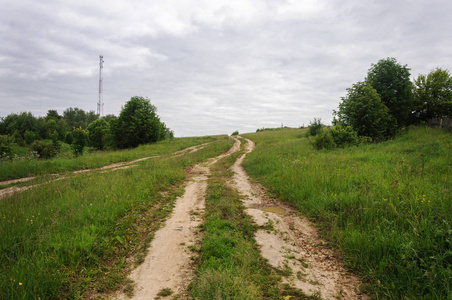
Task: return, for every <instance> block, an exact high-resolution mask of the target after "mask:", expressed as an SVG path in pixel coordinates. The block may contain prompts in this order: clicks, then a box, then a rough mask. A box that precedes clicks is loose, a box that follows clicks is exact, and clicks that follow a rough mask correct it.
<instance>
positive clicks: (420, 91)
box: [414, 68, 452, 121]
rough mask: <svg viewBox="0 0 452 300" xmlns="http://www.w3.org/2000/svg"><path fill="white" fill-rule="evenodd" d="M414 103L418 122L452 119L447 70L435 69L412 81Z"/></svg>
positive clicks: (451, 84)
mask: <svg viewBox="0 0 452 300" xmlns="http://www.w3.org/2000/svg"><path fill="white" fill-rule="evenodd" d="M414 102H415V105H416V118H417V120H418V121H428V120H429V119H432V118H441V117H445V116H448V117H452V77H451V75H450V73H449V71H447V70H442V69H440V68H437V69H435V70H433V71H431V72H430V73H429V74H428V75H427V76H425V75H419V76H418V77H417V78H416V79H415V81H414Z"/></svg>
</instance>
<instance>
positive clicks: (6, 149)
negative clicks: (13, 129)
mask: <svg viewBox="0 0 452 300" xmlns="http://www.w3.org/2000/svg"><path fill="white" fill-rule="evenodd" d="M12 143H13V141H12V138H11V137H10V136H8V135H0V158H5V157H10V156H11V154H12Z"/></svg>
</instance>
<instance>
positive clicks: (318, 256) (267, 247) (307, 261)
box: [232, 140, 367, 299]
mask: <svg viewBox="0 0 452 300" xmlns="http://www.w3.org/2000/svg"><path fill="white" fill-rule="evenodd" d="M253 149H254V143H253V142H252V141H250V140H247V151H246V153H245V154H244V155H242V156H241V157H239V159H238V160H237V161H236V162H235V164H234V166H233V167H232V169H233V171H234V173H235V175H234V176H233V182H232V185H233V186H235V187H236V188H237V190H238V191H239V192H240V193H241V194H242V195H243V196H244V204H245V206H246V207H248V209H247V210H246V212H247V213H248V214H249V215H251V216H252V217H253V219H254V220H255V222H256V223H257V224H258V225H264V226H265V228H266V229H260V230H258V231H257V233H256V235H255V238H256V241H257V243H258V244H259V245H260V247H261V253H262V256H263V257H264V258H266V259H267V260H268V261H269V263H270V264H271V265H272V266H273V267H275V268H278V269H280V270H284V271H285V273H287V274H290V275H289V276H285V277H284V281H285V282H286V283H289V284H290V285H291V286H293V287H296V288H299V289H301V290H303V291H304V293H305V294H307V295H313V294H317V295H319V296H321V297H322V299H367V297H366V296H365V295H363V294H362V293H360V292H359V286H360V284H361V283H360V281H359V280H358V279H357V278H356V277H354V276H352V275H350V274H349V273H347V271H346V270H345V268H344V267H343V265H342V264H341V261H340V259H339V257H338V256H337V254H336V253H335V252H334V251H333V250H332V249H330V248H328V247H327V246H326V244H325V242H324V241H323V240H321V239H320V238H319V237H318V235H317V230H316V228H315V227H314V226H313V225H312V224H311V223H310V222H309V221H308V220H307V219H306V218H303V217H301V216H299V215H298V214H297V213H296V212H295V210H293V209H292V208H290V207H289V206H286V205H284V204H282V203H280V202H277V203H276V202H274V201H271V200H270V199H269V198H268V197H267V196H266V193H265V191H264V190H263V188H262V187H261V186H260V185H258V184H253V183H251V182H250V180H249V178H248V176H247V174H246V172H245V170H244V169H243V167H242V165H241V164H242V161H243V159H244V158H245V156H246V154H247V153H249V152H251V151H252V150H253Z"/></svg>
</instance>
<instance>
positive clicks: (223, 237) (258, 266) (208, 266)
mask: <svg viewBox="0 0 452 300" xmlns="http://www.w3.org/2000/svg"><path fill="white" fill-rule="evenodd" d="M242 148H243V146H242ZM241 154H243V152H240V153H235V154H233V155H231V156H229V157H226V158H224V159H222V160H220V161H219V162H217V163H216V164H215V165H214V166H212V167H211V171H212V176H211V178H210V179H209V181H208V183H209V186H208V188H207V198H206V217H205V218H206V220H205V224H204V225H203V232H204V237H203V241H202V243H201V246H200V249H199V256H198V273H197V278H196V280H195V282H194V284H193V285H192V290H191V293H192V296H193V298H194V299H283V298H284V296H291V298H290V299H311V298H309V297H305V296H304V295H303V294H302V293H301V292H300V291H299V290H296V289H292V288H290V287H289V286H287V285H282V284H281V276H280V275H279V274H278V271H277V270H275V269H273V268H272V267H271V266H269V265H268V263H267V262H266V260H264V259H263V258H262V257H261V256H260V252H259V249H258V248H257V245H256V242H255V240H254V232H255V231H256V229H257V227H256V225H255V224H254V223H253V221H252V220H251V218H250V217H249V216H248V215H247V214H245V212H244V206H243V205H242V202H241V200H240V196H239V195H238V194H237V191H236V190H235V189H233V188H231V187H230V186H229V185H228V184H227V181H228V180H230V178H231V176H232V174H233V173H232V172H231V171H230V170H229V169H228V168H229V167H230V166H231V165H232V164H233V163H234V161H235V160H236V159H237V157H238V156H239V155H241ZM287 299H288V298H287Z"/></svg>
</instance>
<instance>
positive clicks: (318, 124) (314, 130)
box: [307, 118, 323, 136]
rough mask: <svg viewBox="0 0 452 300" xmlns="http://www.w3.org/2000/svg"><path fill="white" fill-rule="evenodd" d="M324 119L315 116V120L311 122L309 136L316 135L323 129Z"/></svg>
mask: <svg viewBox="0 0 452 300" xmlns="http://www.w3.org/2000/svg"><path fill="white" fill-rule="evenodd" d="M322 126H323V124H322V120H321V119H320V118H318V119H316V118H314V121H313V122H309V126H308V131H307V135H308V136H316V135H317V134H319V132H320V130H322Z"/></svg>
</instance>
